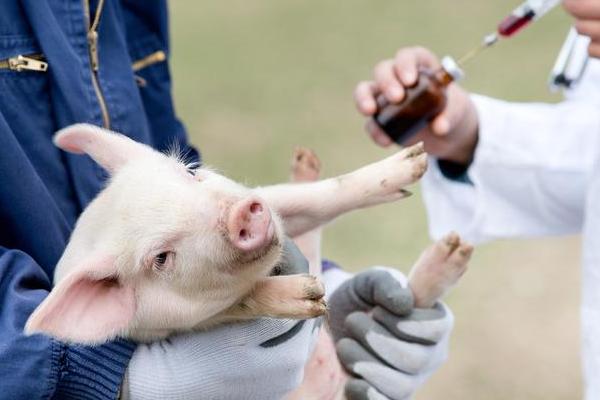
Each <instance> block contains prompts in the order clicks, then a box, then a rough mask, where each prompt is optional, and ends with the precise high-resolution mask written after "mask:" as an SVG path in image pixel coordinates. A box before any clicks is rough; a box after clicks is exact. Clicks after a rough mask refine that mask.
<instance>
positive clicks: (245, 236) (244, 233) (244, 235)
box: [240, 229, 248, 240]
mask: <svg viewBox="0 0 600 400" xmlns="http://www.w3.org/2000/svg"><path fill="white" fill-rule="evenodd" d="M240 239H242V240H246V239H248V231H247V230H245V229H242V230H241V231H240Z"/></svg>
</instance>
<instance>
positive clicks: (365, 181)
mask: <svg viewBox="0 0 600 400" xmlns="http://www.w3.org/2000/svg"><path fill="white" fill-rule="evenodd" d="M426 169H427V155H426V154H425V151H424V149H423V144H422V143H419V144H416V145H414V146H411V147H407V148H405V149H403V150H401V151H399V152H398V153H396V154H394V155H392V156H390V157H388V158H386V159H383V160H381V161H378V162H376V163H373V164H370V165H367V166H365V167H363V168H360V169H358V170H356V171H354V172H351V173H349V174H346V175H341V176H339V177H336V178H331V179H325V180H322V181H318V182H307V183H291V184H281V185H275V186H269V187H264V188H258V189H257V190H258V193H259V194H260V195H261V196H262V197H263V198H264V199H266V200H267V202H268V203H269V205H270V206H271V207H273V209H274V210H275V211H276V212H277V213H278V214H279V215H280V216H281V217H282V218H283V221H284V227H285V229H286V233H287V234H288V235H289V236H291V237H295V236H298V235H301V234H303V233H306V232H308V231H310V230H313V229H315V228H317V227H318V226H321V225H323V224H325V223H327V222H329V221H331V220H333V219H334V218H336V217H338V216H340V215H341V214H344V213H346V212H349V211H352V210H356V209H360V208H366V207H370V206H374V205H377V204H382V203H389V202H392V201H396V200H399V199H402V198H405V197H407V196H408V195H410V192H408V191H406V190H404V188H405V187H406V186H408V185H410V184H412V183H414V182H416V181H417V180H419V178H421V177H422V176H423V174H424V173H425V170H426Z"/></svg>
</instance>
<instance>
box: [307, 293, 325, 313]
mask: <svg viewBox="0 0 600 400" xmlns="http://www.w3.org/2000/svg"><path fill="white" fill-rule="evenodd" d="M307 306H308V307H307V310H308V317H309V318H314V317H320V316H321V315H325V314H327V302H325V299H323V298H321V299H318V300H314V301H308V304H307Z"/></svg>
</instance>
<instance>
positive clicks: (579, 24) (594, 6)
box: [563, 0, 600, 57]
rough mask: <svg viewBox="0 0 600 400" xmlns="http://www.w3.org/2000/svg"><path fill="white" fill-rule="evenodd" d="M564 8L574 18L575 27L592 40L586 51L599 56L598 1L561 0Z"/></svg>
mask: <svg viewBox="0 0 600 400" xmlns="http://www.w3.org/2000/svg"><path fill="white" fill-rule="evenodd" d="M563 7H564V8H565V10H566V11H567V12H568V13H569V14H571V15H573V16H574V17H575V18H576V20H577V21H576V22H575V28H576V29H577V32H579V33H580V34H582V35H585V36H589V37H590V38H591V39H592V41H591V42H590V45H589V47H588V52H589V54H590V56H592V57H600V3H599V2H598V1H597V0H563Z"/></svg>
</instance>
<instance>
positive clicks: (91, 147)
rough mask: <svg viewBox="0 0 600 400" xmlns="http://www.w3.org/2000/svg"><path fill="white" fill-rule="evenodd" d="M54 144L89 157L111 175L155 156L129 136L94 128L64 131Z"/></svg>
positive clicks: (59, 133)
mask: <svg viewBox="0 0 600 400" xmlns="http://www.w3.org/2000/svg"><path fill="white" fill-rule="evenodd" d="M54 144H55V145H56V146H58V147H60V148H61V149H63V150H65V151H68V152H71V153H76V154H84V153H85V154H87V155H89V156H90V157H92V158H93V159H94V161H96V162H97V163H98V164H100V165H101V166H102V167H103V168H104V169H106V170H107V171H108V172H109V173H111V174H113V173H115V172H117V171H118V170H119V168H121V167H122V166H123V165H125V164H126V163H127V162H128V161H130V160H132V159H135V158H138V157H140V156H143V155H148V154H153V153H155V152H154V150H152V149H151V148H150V147H148V146H145V145H143V144H141V143H137V142H135V141H133V140H131V139H130V138H128V137H127V136H123V135H121V134H118V133H116V132H112V131H109V130H106V129H102V128H99V127H97V126H94V125H90V124H76V125H71V126H68V127H66V128H64V129H61V130H60V131H58V132H57V133H56V135H55V136H54Z"/></svg>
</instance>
